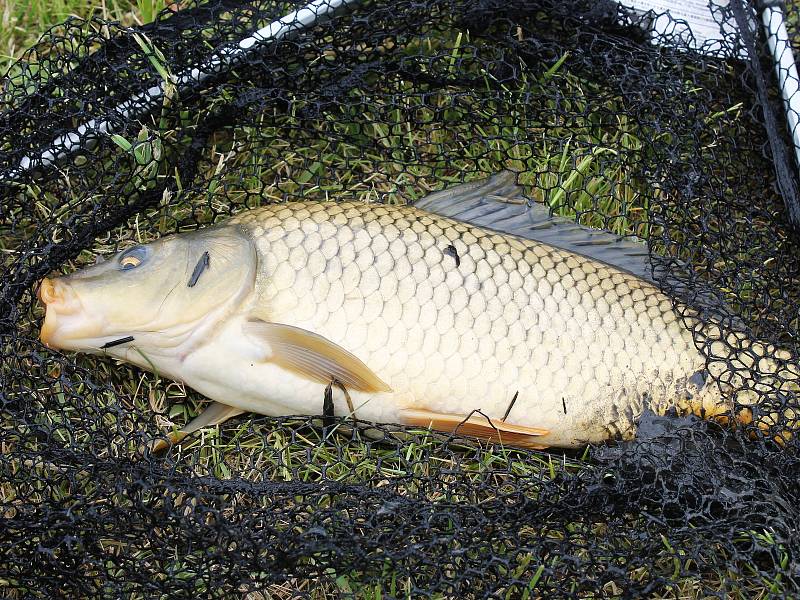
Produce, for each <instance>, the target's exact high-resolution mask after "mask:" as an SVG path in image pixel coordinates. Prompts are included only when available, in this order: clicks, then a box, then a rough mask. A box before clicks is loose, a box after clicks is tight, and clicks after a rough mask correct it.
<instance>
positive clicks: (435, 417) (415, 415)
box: [400, 409, 550, 450]
mask: <svg viewBox="0 0 800 600" xmlns="http://www.w3.org/2000/svg"><path fill="white" fill-rule="evenodd" d="M400 419H401V421H402V422H403V423H405V424H407V425H413V426H415V427H429V428H431V429H435V430H437V431H444V432H447V433H450V432H453V433H457V434H461V435H469V436H472V437H476V438H480V439H482V440H486V441H488V442H500V443H502V444H506V445H509V446H519V447H521V448H531V449H534V450H542V449H544V448H546V447H547V445H546V444H542V443H541V441H538V440H537V438H539V437H541V436H543V435H547V434H548V433H550V431H549V430H547V429H539V428H536V427H524V426H522V425H513V424H511V423H506V422H505V421H501V420H500V419H489V418H488V417H486V416H484V415H482V414H473V415H470V416H469V417H466V416H465V415H451V414H446V413H437V412H433V411H430V410H418V409H406V410H401V411H400Z"/></svg>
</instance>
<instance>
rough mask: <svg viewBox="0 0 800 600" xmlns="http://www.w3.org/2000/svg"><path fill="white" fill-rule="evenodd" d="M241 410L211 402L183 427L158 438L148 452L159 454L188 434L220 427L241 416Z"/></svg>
mask: <svg viewBox="0 0 800 600" xmlns="http://www.w3.org/2000/svg"><path fill="white" fill-rule="evenodd" d="M243 412H245V411H243V410H241V409H239V408H234V407H232V406H228V405H227V404H222V403H221V402H212V403H211V405H210V406H209V407H208V408H207V409H205V410H204V411H203V412H201V413H200V414H199V415H197V416H196V417H195V418H194V419H192V420H191V421H189V422H188V423H187V424H186V425H185V426H184V427H182V428H181V429H179V430H178V431H170V432H169V433H167V434H166V438H167V439H164V438H159V439H157V440H155V441H154V442H153V443H152V444H151V445H150V452H160V451H161V450H164V449H165V448H168V447H169V446H170V445H175V444H177V443H179V442H181V441H182V440H183V438H185V437H186V436H187V435H189V434H190V433H194V432H195V431H197V430H198V429H202V428H203V427H211V426H213V425H220V424H221V423H224V422H225V421H227V420H228V419H230V418H232V417H235V416H236V415H240V414H242V413H243Z"/></svg>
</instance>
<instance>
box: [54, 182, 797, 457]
mask: <svg viewBox="0 0 800 600" xmlns="http://www.w3.org/2000/svg"><path fill="white" fill-rule="evenodd" d="M518 196H519V189H518V188H517V187H516V186H515V185H514V176H513V174H510V173H501V174H499V175H496V176H494V177H492V178H490V179H489V180H484V181H481V182H478V183H472V184H464V185H462V186H458V187H456V188H452V189H450V190H445V191H444V192H438V193H436V194H432V195H431V196H429V197H427V198H424V199H423V200H422V201H420V202H418V203H417V204H416V205H414V206H389V205H376V204H362V203H354V202H338V203H337V202H297V203H288V204H274V205H268V206H264V207H261V208H258V209H252V210H249V211H246V212H242V213H240V214H238V215H237V216H235V217H233V218H232V219H230V220H228V221H227V222H225V223H222V224H219V225H215V226H213V227H209V228H206V229H202V230H199V231H197V232H191V233H185V234H180V235H172V236H167V237H164V238H162V239H160V240H157V241H155V242H153V243H151V244H147V245H140V246H136V247H134V248H130V249H127V250H125V251H123V252H120V253H118V254H117V255H116V256H115V257H114V258H112V259H109V260H106V261H105V262H102V263H100V264H97V265H95V266H92V267H90V268H87V269H84V270H81V271H78V272H76V273H74V274H71V275H69V276H64V277H58V278H53V279H45V280H44V281H43V282H42V284H41V287H40V292H39V295H40V298H41V299H42V301H43V302H44V303H45V304H46V306H47V312H46V317H45V321H44V324H43V326H42V330H41V339H42V340H43V341H44V343H45V344H47V345H48V346H50V347H55V348H62V349H69V350H77V351H84V352H90V353H95V354H107V355H110V356H113V357H116V358H118V359H121V360H124V361H127V362H130V363H133V364H136V365H138V366H139V367H142V368H144V369H148V370H151V369H156V370H157V371H158V372H159V374H161V375H164V376H166V377H168V378H171V379H175V380H179V381H182V382H184V383H186V384H187V385H188V386H190V387H192V388H194V389H195V390H197V391H198V392H200V393H201V394H204V395H205V396H207V397H208V398H210V399H212V400H214V401H215V403H214V404H212V405H211V407H210V408H208V409H207V410H206V411H205V412H204V413H202V414H201V415H200V416H199V417H197V418H196V419H195V421H193V422H192V423H190V424H189V425H188V426H187V427H186V428H184V429H183V430H182V432H180V435H179V436H178V437H180V436H182V435H185V434H186V433H188V432H190V431H194V430H196V429H198V428H199V427H202V426H205V425H209V424H214V423H219V422H222V421H224V420H225V419H227V418H229V417H231V416H233V415H236V414H239V413H241V412H244V411H251V412H255V413H260V414H265V415H273V416H278V415H298V414H306V415H319V414H321V413H322V412H323V411H322V409H323V397H324V396H325V395H326V394H327V396H328V397H329V401H330V400H332V404H333V406H332V412H333V413H334V414H335V415H339V416H346V415H351V416H354V417H357V418H359V419H363V420H367V421H374V422H384V423H404V424H407V425H411V426H420V427H431V428H433V429H436V430H441V431H452V430H455V429H458V431H459V432H461V433H464V434H467V435H473V436H478V437H481V438H484V439H487V440H494V441H497V440H500V441H502V442H503V443H506V444H511V445H518V446H525V447H533V448H543V447H547V446H560V447H576V446H581V445H584V444H586V443H596V442H602V441H605V440H609V439H620V438H621V439H627V438H631V437H632V436H634V435H635V432H636V423H637V419H638V417H639V416H640V415H641V414H642V412H643V411H644V410H645V408H650V409H652V410H654V411H655V412H656V413H659V414H663V413H665V412H667V411H670V410H676V411H677V412H679V413H695V414H698V415H701V416H704V417H714V416H722V415H730V414H731V411H732V409H733V400H732V399H731V398H730V397H729V396H730V394H728V393H727V392H729V391H730V389H734V388H735V387H736V386H737V385H739V384H740V383H741V382H742V381H744V380H746V379H747V378H748V377H751V378H752V377H753V374H754V373H755V371H756V369H758V370H759V371H760V372H761V373H767V374H769V376H770V377H772V380H771V381H772V385H773V386H775V385H778V386H780V385H783V382H785V381H790V382H796V381H797V378H798V374H797V370H796V368H794V367H791V366H789V367H787V366H785V364H783V363H781V362H780V361H778V362H776V361H775V360H774V359H773V358H770V357H771V356H773V355H774V354H775V353H776V351H775V349H774V348H771V347H769V346H767V345H765V344H760V343H758V342H755V341H749V340H748V339H746V336H744V335H743V334H729V335H732V336H734V337H735V338H736V339H735V340H733V341H735V342H736V343H737V344H738V347H739V348H740V350H737V351H736V354H735V355H734V354H733V352H734V351H733V350H731V349H730V343H727V344H726V343H723V342H722V341H719V342H716V344H718V347H715V348H712V351H713V352H714V353H715V354H717V355H720V353H721V355H722V356H723V357H724V358H725V360H726V361H728V362H734V363H735V364H736V365H737V367H736V368H737V369H738V370H736V371H735V372H736V373H738V375H737V377H739V379H737V380H731V379H730V378H729V379H728V380H727V381H725V382H724V383H720V375H721V373H714V372H709V370H708V368H709V367H708V363H709V361H708V360H707V358H706V356H705V355H704V354H703V352H701V351H700V350H699V349H698V347H697V345H696V344H695V341H694V336H693V333H692V328H693V327H695V326H703V325H701V324H700V322H699V320H697V319H696V318H694V317H692V316H691V312H689V313H688V316H684V317H683V318H682V317H681V316H680V315H679V314H678V312H676V309H675V304H674V302H673V301H672V300H671V299H670V298H669V297H668V296H666V295H665V294H663V293H662V292H661V291H660V290H659V288H658V287H656V285H654V284H653V283H652V281H649V280H648V279H649V278H652V277H651V276H652V271H648V269H650V267H649V261H648V260H647V251H646V248H645V247H644V245H643V244H642V243H641V242H637V241H630V240H621V239H620V238H618V237H616V236H611V235H610V234H608V233H605V232H602V231H598V230H591V229H588V228H584V227H581V226H577V225H575V224H574V223H571V222H567V221H566V220H563V219H561V220H560V219H559V218H555V217H550V216H549V214H547V211H546V210H544V209H542V208H541V207H532V208H528V207H526V206H524V204H523V205H520V204H518V203H515V200H514V199H515V198H518ZM534 208H535V209H536V210H533V209H534ZM537 211H539V212H537ZM541 211H544V213H542V212H541ZM509 215H510V216H509ZM703 327H706V328H708V327H709V326H708V325H705V326H703ZM711 327H713V325H712V326H711ZM728 342H731V340H730V339H728ZM737 361H738V362H737ZM775 382H778V384H776V383H775ZM726 388H727V389H726ZM752 398H755V395H754V393H753V396H752ZM736 400H737V404H738V405H739V406H740V407H741V405H742V404H747V403H748V398H747V397H745V396H742V395H741V394H740V395H739V396H737V397H736ZM751 402H755V400H754V399H753V400H751ZM476 411H479V412H476ZM733 416H734V418H738V419H740V420H745V421H747V420H749V419H751V418H752V415H751V414H750V411H749V410H747V409H745V410H741V409H740V412H739V413H738V414H737V415H733ZM175 439H177V438H175Z"/></svg>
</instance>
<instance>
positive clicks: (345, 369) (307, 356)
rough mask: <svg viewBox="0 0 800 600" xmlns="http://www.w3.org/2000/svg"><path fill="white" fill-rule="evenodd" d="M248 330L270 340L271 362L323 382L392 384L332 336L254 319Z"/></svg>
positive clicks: (372, 388) (384, 388)
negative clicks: (323, 335)
mask: <svg viewBox="0 0 800 600" xmlns="http://www.w3.org/2000/svg"><path fill="white" fill-rule="evenodd" d="M244 330H245V333H246V334H248V335H250V336H252V337H255V338H258V339H260V340H262V341H264V342H266V343H267V344H268V345H269V347H270V349H271V350H272V353H271V356H270V357H269V358H268V360H270V361H271V362H274V363H275V364H277V365H279V366H281V367H283V368H285V369H288V370H290V371H294V372H296V373H299V374H301V375H302V376H304V377H306V378H307V379H312V380H314V381H318V382H320V383H323V384H326V385H327V384H329V383H330V382H331V381H332V380H334V379H335V380H336V381H338V382H339V383H341V384H342V385H344V386H345V387H346V388H347V389H350V390H359V391H362V392H390V391H392V388H390V387H389V386H388V385H387V384H386V383H385V382H383V381H382V380H381V378H380V377H378V376H377V375H376V374H375V373H374V372H373V371H372V370H371V369H370V368H369V367H368V366H367V365H365V364H364V363H363V362H361V360H359V359H358V357H357V356H355V355H353V354H352V353H350V352H348V351H347V350H345V349H344V348H342V347H341V346H339V345H337V344H335V343H333V342H331V341H330V340H328V339H326V338H324V337H322V336H321V335H317V334H316V333H312V332H311V331H307V330H305V329H301V328H300V327H293V326H291V325H282V324H280V323H267V322H266V321H262V320H260V319H253V320H250V321H248V322H247V323H245V325H244Z"/></svg>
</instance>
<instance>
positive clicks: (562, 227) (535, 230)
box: [414, 171, 654, 282]
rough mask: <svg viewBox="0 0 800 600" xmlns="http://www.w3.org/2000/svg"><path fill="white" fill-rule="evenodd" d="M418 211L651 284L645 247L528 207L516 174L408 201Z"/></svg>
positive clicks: (537, 207) (632, 239) (507, 173)
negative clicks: (577, 257) (556, 250)
mask: <svg viewBox="0 0 800 600" xmlns="http://www.w3.org/2000/svg"><path fill="white" fill-rule="evenodd" d="M414 206H415V207H417V208H420V209H422V210H425V211H428V212H431V213H435V214H437V215H440V216H443V217H449V218H451V219H456V220H458V221H463V222H465V223H470V224H472V225H477V226H479V227H484V228H486V229H491V230H493V231H497V232H499V233H507V234H510V235H515V236H518V237H521V238H525V239H529V240H533V241H536V242H542V243H543V244H548V245H550V246H554V247H556V248H561V249H562V250H567V251H568V252H574V253H576V254H581V255H583V256H586V257H588V258H592V259H594V260H598V261H600V262H603V263H606V264H607V265H611V266H613V267H616V268H617V269H622V270H624V271H628V272H629V273H632V274H633V275H636V276H637V277H640V278H642V279H644V280H646V281H650V282H653V281H654V277H653V269H652V266H651V264H650V255H649V252H648V249H647V244H645V243H644V241H642V240H641V239H639V238H636V237H634V236H628V237H625V236H620V235H617V234H614V233H611V232H608V231H605V230H602V229H594V228H592V227H586V226H584V225H579V224H577V223H575V222H574V221H572V220H570V219H567V218H565V217H559V216H551V215H550V211H549V210H548V209H547V208H546V207H544V206H542V205H539V204H534V205H532V206H528V201H527V199H526V198H525V197H524V196H523V195H522V189H521V188H520V187H519V186H518V185H517V184H516V175H515V174H514V173H512V172H511V171H501V172H500V173H497V174H495V175H493V176H491V177H489V178H488V179H482V180H479V181H473V182H470V183H464V184H461V185H457V186H454V187H451V188H447V189H445V190H441V191H439V192H434V193H432V194H429V195H427V196H425V197H424V198H420V199H419V200H417V201H416V202H414Z"/></svg>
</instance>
